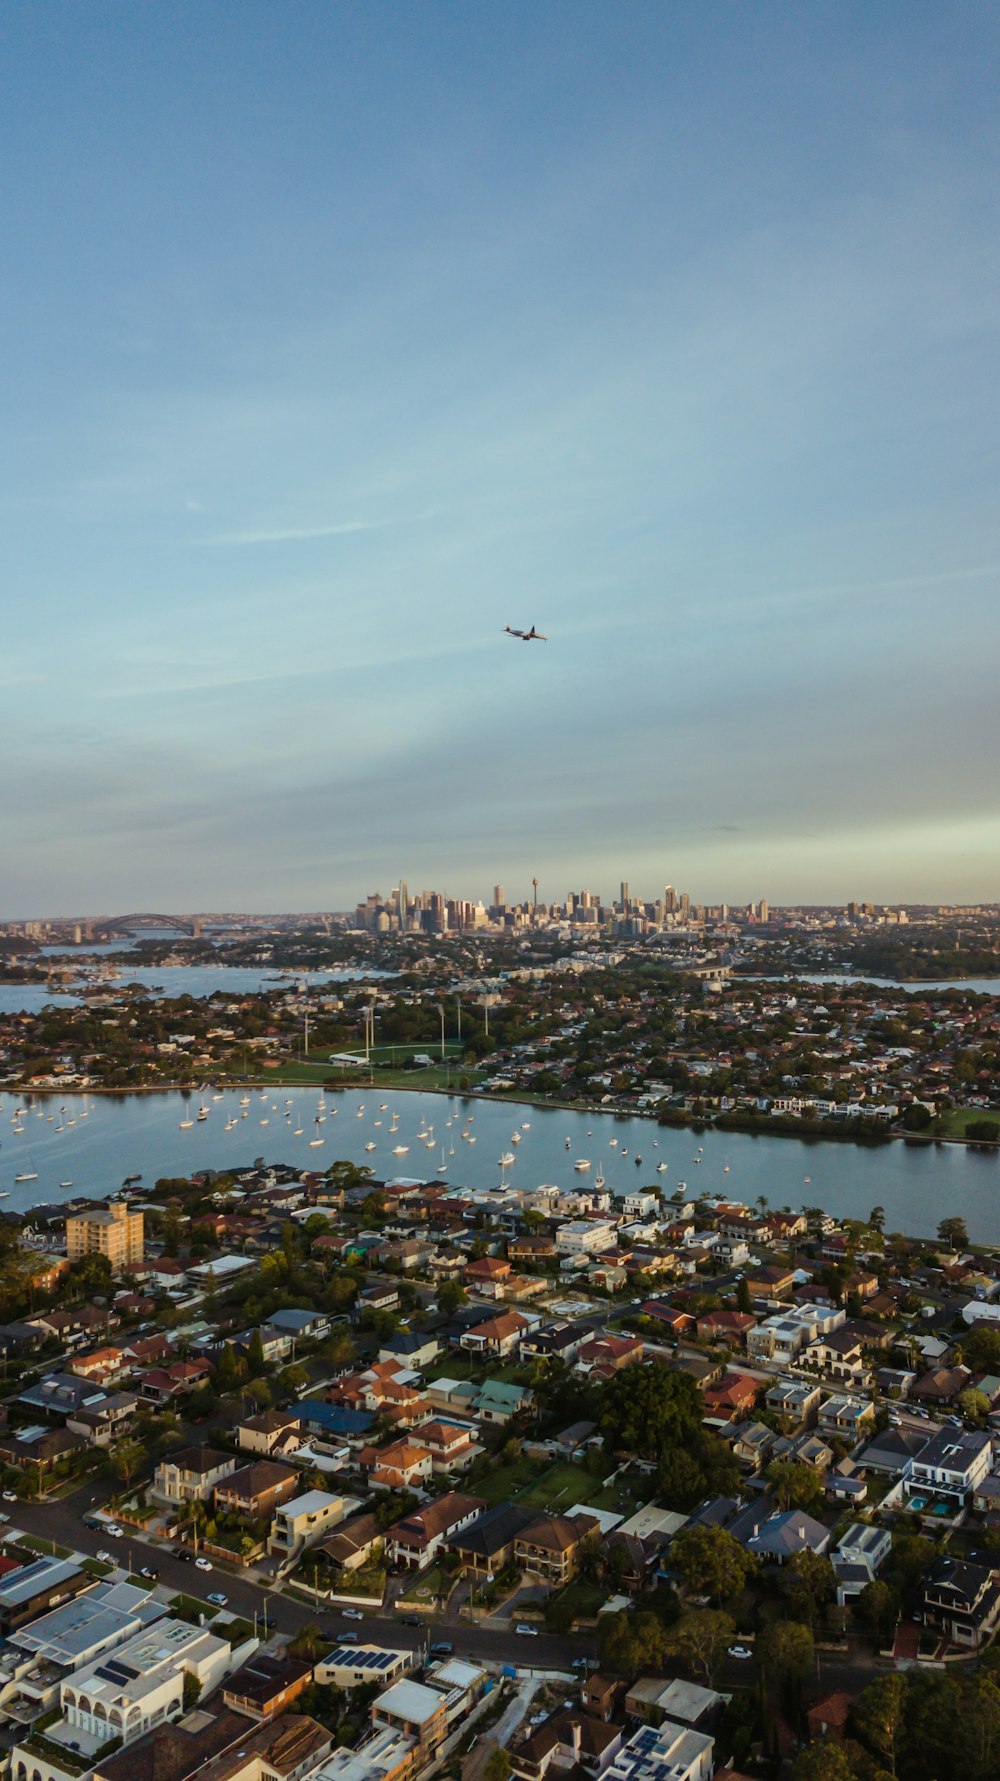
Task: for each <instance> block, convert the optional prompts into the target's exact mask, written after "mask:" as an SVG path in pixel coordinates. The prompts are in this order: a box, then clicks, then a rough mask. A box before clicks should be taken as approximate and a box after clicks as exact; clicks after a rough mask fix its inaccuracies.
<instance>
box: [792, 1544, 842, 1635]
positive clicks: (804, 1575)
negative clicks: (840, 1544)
mask: <svg viewBox="0 0 1000 1781" xmlns="http://www.w3.org/2000/svg"><path fill="white" fill-rule="evenodd" d="M784 1582H785V1592H786V1594H787V1596H788V1600H789V1604H790V1605H791V1608H792V1610H793V1612H794V1613H795V1614H796V1616H797V1617H798V1618H799V1619H800V1620H804V1621H805V1622H806V1624H807V1625H808V1626H809V1627H810V1629H811V1630H813V1631H815V1627H816V1622H817V1620H818V1618H819V1616H820V1614H821V1613H822V1610H823V1609H824V1608H825V1607H826V1604H827V1603H828V1602H832V1601H833V1598H834V1596H835V1595H836V1593H837V1575H836V1572H835V1571H834V1568H833V1566H832V1564H831V1563H830V1560H829V1559H828V1558H824V1557H823V1555H822V1553H821V1552H810V1551H808V1549H806V1550H804V1551H802V1552H797V1553H796V1554H795V1556H794V1558H793V1559H792V1560H791V1562H790V1563H789V1565H788V1567H787V1569H786V1571H785V1578H784Z"/></svg>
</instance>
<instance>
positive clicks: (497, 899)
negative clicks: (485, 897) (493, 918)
mask: <svg viewBox="0 0 1000 1781" xmlns="http://www.w3.org/2000/svg"><path fill="white" fill-rule="evenodd" d="M493 907H494V909H502V908H503V907H504V894H503V885H502V884H495V885H494V886H493Z"/></svg>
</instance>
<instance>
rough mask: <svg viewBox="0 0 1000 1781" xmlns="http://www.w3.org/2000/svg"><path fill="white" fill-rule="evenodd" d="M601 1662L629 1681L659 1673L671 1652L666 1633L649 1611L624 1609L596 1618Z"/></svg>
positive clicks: (654, 1615) (660, 1621)
mask: <svg viewBox="0 0 1000 1781" xmlns="http://www.w3.org/2000/svg"><path fill="white" fill-rule="evenodd" d="M598 1639H599V1641H600V1647H601V1660H602V1662H603V1663H604V1664H606V1665H607V1666H608V1668H609V1669H612V1670H617V1671H619V1672H620V1673H621V1674H622V1675H623V1676H628V1677H630V1678H631V1679H632V1680H634V1679H635V1677H636V1676H640V1675H642V1674H643V1672H652V1673H654V1674H655V1673H656V1672H657V1671H658V1670H662V1668H663V1666H664V1664H665V1663H666V1661H667V1658H668V1656H669V1652H670V1642H669V1629H668V1628H667V1627H666V1626H665V1625H664V1623H663V1621H662V1620H661V1619H660V1617H659V1615H657V1614H654V1613H652V1612H651V1611H650V1610H648V1609H644V1608H640V1609H639V1610H638V1611H637V1612H633V1610H632V1609H630V1608H627V1609H625V1610H624V1612H623V1613H621V1614H601V1615H600V1616H599V1618H598Z"/></svg>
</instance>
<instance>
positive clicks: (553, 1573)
mask: <svg viewBox="0 0 1000 1781" xmlns="http://www.w3.org/2000/svg"><path fill="white" fill-rule="evenodd" d="M600 1531H601V1524H600V1521H599V1520H598V1519H597V1517H596V1516H595V1515H538V1516H536V1517H535V1519H534V1520H533V1521H531V1522H529V1524H528V1526H527V1527H525V1528H524V1529H523V1530H522V1532H521V1533H519V1534H518V1535H517V1538H516V1539H515V1541H514V1557H515V1559H516V1561H517V1563H518V1564H519V1565H520V1566H521V1567H522V1569H523V1570H524V1571H526V1572H527V1574H528V1575H529V1576H532V1577H542V1578H544V1579H545V1581H546V1582H547V1583H550V1584H551V1585H552V1586H553V1587H554V1588H556V1587H558V1586H559V1585H561V1584H563V1583H568V1582H569V1580H570V1578H571V1577H575V1575H576V1573H577V1570H578V1568H579V1564H580V1555H581V1551H582V1548H583V1543H584V1541H585V1540H586V1538H587V1536H588V1534H594V1533H597V1534H599V1533H600Z"/></svg>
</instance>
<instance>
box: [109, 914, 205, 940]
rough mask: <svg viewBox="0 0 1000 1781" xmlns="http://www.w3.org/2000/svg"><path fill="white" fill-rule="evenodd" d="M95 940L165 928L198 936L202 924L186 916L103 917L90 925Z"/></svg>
mask: <svg viewBox="0 0 1000 1781" xmlns="http://www.w3.org/2000/svg"><path fill="white" fill-rule="evenodd" d="M90 926H91V929H92V932H93V935H94V938H95V940H96V939H97V938H98V937H99V936H101V935H113V934H134V933H136V932H137V931H138V930H140V929H142V928H163V929H167V930H170V931H172V932H174V933H178V934H198V933H200V931H201V923H200V922H196V921H191V920H189V919H188V917H187V916H184V915H149V914H146V915H102V916H101V917H100V919H99V920H98V921H94V922H91V924H90Z"/></svg>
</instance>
